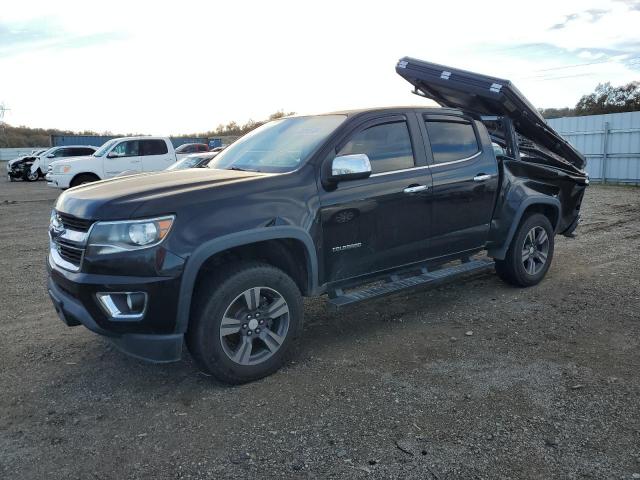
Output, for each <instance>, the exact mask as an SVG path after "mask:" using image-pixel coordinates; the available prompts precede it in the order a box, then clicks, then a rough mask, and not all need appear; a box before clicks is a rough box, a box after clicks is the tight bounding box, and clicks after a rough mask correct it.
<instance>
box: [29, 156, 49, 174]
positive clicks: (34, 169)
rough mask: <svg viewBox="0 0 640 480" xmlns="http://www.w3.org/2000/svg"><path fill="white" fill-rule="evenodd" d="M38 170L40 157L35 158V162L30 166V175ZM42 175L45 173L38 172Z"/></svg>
mask: <svg viewBox="0 0 640 480" xmlns="http://www.w3.org/2000/svg"><path fill="white" fill-rule="evenodd" d="M39 168H40V157H38V158H36V159H35V161H34V162H33V163H32V164H31V173H36V172H37V171H38V169H39ZM40 171H41V172H42V173H47V172H45V171H44V170H40Z"/></svg>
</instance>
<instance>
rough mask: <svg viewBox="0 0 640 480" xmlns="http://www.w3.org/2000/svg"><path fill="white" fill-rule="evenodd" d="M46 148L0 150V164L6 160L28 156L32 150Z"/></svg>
mask: <svg viewBox="0 0 640 480" xmlns="http://www.w3.org/2000/svg"><path fill="white" fill-rule="evenodd" d="M43 148H47V147H40V148H38V147H30V148H0V162H2V161H6V160H13V159H14V158H18V157H22V156H24V155H28V154H30V153H31V152H32V151H33V150H41V149H43Z"/></svg>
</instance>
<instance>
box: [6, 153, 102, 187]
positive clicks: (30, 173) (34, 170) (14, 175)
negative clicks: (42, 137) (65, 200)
mask: <svg viewBox="0 0 640 480" xmlns="http://www.w3.org/2000/svg"><path fill="white" fill-rule="evenodd" d="M96 149H97V147H92V146H90V145H67V146H60V147H52V148H48V149H41V150H34V152H36V153H35V154H31V155H26V156H24V157H21V158H17V159H15V160H11V161H10V162H8V163H7V175H8V177H9V181H11V182H13V181H14V180H15V179H22V180H26V181H28V182H35V181H36V180H38V179H39V178H40V177H44V175H45V173H46V172H47V167H48V166H49V163H50V162H52V161H54V160H58V159H61V158H66V157H77V156H80V155H91V154H92V153H93V152H95V151H96Z"/></svg>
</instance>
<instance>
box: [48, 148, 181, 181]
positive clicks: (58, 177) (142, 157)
mask: <svg viewBox="0 0 640 480" xmlns="http://www.w3.org/2000/svg"><path fill="white" fill-rule="evenodd" d="M175 161H176V152H175V150H174V149H173V144H172V143H171V140H169V139H168V138H162V137H123V138H114V139H113V140H109V141H108V142H106V143H105V144H104V145H102V146H101V147H100V148H99V149H98V150H97V151H96V152H95V153H94V154H93V155H89V156H83V157H78V158H67V159H64V160H61V161H57V162H53V163H51V164H50V165H49V170H48V172H47V175H46V179H47V184H48V185H49V186H51V187H57V188H69V187H75V186H78V185H82V184H84V183H90V182H95V181H97V180H104V179H106V178H113V177H115V176H117V175H119V174H121V173H123V172H130V173H142V172H153V171H156V170H164V169H165V168H167V167H168V166H169V165H171V164H173V163H175Z"/></svg>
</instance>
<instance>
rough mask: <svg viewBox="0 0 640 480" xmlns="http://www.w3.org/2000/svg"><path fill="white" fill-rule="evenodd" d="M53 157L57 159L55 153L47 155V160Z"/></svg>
mask: <svg viewBox="0 0 640 480" xmlns="http://www.w3.org/2000/svg"><path fill="white" fill-rule="evenodd" d="M53 157H55V155H54V154H53V153H50V154H49V155H47V158H53Z"/></svg>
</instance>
